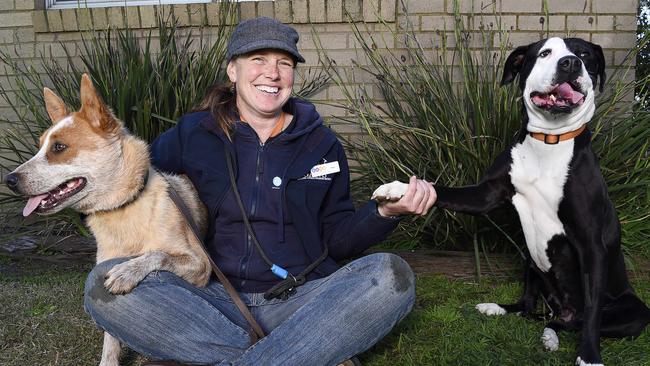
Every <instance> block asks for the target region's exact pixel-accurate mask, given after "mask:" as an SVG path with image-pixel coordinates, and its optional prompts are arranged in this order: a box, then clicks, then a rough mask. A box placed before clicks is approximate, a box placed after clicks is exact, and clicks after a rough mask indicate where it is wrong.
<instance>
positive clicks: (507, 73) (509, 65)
mask: <svg viewBox="0 0 650 366" xmlns="http://www.w3.org/2000/svg"><path fill="white" fill-rule="evenodd" d="M529 47H530V45H528V46H519V47H517V48H515V50H514V51H512V53H511V54H510V55H509V56H508V59H507V60H506V64H505V65H504V67H503V76H502V77H501V86H503V85H506V84H510V83H511V82H512V81H513V80H515V77H516V76H517V74H519V72H520V71H521V67H522V66H523V65H524V60H525V59H526V52H528V48H529Z"/></svg>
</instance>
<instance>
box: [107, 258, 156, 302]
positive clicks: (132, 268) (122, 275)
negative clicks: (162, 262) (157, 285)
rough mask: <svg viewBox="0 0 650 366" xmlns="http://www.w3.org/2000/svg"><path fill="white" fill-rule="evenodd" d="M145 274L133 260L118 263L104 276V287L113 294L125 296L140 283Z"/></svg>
mask: <svg viewBox="0 0 650 366" xmlns="http://www.w3.org/2000/svg"><path fill="white" fill-rule="evenodd" d="M146 275H147V273H145V271H144V270H143V268H142V267H141V266H140V265H139V263H138V262H134V261H133V260H130V261H127V262H124V263H120V264H118V265H116V266H115V267H113V268H112V269H111V270H110V271H108V273H107V274H106V281H104V286H105V287H106V289H108V291H110V292H111V293H113V294H116V295H119V294H126V293H129V292H131V290H133V288H134V287H135V286H137V285H138V283H140V281H142V280H143V279H144V278H145V276H146Z"/></svg>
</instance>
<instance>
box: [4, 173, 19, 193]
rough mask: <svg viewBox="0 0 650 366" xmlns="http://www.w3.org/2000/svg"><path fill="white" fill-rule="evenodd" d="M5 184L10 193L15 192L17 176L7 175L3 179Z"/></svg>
mask: <svg viewBox="0 0 650 366" xmlns="http://www.w3.org/2000/svg"><path fill="white" fill-rule="evenodd" d="M5 184H7V187H9V188H10V189H11V190H12V191H15V190H16V189H17V188H18V174H16V173H10V174H8V175H7V176H6V177H5Z"/></svg>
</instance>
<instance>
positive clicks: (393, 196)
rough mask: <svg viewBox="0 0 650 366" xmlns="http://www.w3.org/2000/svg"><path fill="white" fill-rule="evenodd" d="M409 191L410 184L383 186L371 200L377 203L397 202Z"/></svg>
mask: <svg viewBox="0 0 650 366" xmlns="http://www.w3.org/2000/svg"><path fill="white" fill-rule="evenodd" d="M407 189H408V184H406V183H402V182H399V181H394V182H391V183H387V184H382V185H381V186H379V188H377V189H375V191H374V192H373V193H372V197H371V199H373V200H375V201H377V202H384V201H397V200H399V199H400V198H402V196H403V195H404V193H406V190H407Z"/></svg>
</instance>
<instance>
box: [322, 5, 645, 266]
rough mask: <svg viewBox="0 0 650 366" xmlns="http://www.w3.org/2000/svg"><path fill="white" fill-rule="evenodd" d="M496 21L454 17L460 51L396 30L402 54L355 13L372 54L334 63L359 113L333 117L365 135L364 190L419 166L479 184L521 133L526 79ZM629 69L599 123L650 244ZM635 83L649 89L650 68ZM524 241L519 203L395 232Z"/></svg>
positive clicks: (631, 234)
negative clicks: (629, 102) (348, 66)
mask: <svg viewBox="0 0 650 366" xmlns="http://www.w3.org/2000/svg"><path fill="white" fill-rule="evenodd" d="M475 20H476V21H478V20H479V19H475ZM485 23H488V22H485ZM492 23H496V24H497V26H495V27H493V28H490V27H485V28H482V29H481V30H480V31H479V32H474V33H469V32H466V31H465V30H464V29H463V22H462V19H461V17H460V16H459V15H458V14H457V15H456V21H455V23H454V24H451V25H449V26H450V29H453V34H454V37H453V38H454V41H455V44H456V49H455V50H454V51H453V52H452V51H450V50H449V49H447V48H446V47H445V45H444V44H443V45H441V47H440V49H438V50H434V51H425V50H424V49H423V48H422V47H421V46H420V44H419V43H418V41H417V38H416V33H415V32H413V30H411V29H397V30H396V31H395V30H393V31H392V33H393V34H392V37H393V38H394V39H404V40H405V43H406V49H405V50H404V51H403V52H395V51H393V50H391V49H387V48H381V47H377V44H379V42H378V40H377V39H375V36H374V35H373V34H377V32H376V31H377V29H376V26H375V29H374V30H375V33H372V32H370V31H368V29H362V27H363V25H362V24H359V23H353V22H350V25H351V28H352V30H353V32H354V34H355V36H356V37H355V38H356V42H357V43H358V44H359V45H361V52H360V53H361V54H360V56H359V57H358V59H364V60H368V62H367V63H366V64H365V65H360V64H355V65H354V66H355V67H354V68H353V70H352V71H350V70H347V71H346V70H345V69H343V68H339V67H337V66H336V65H334V64H332V67H331V68H330V69H329V72H330V75H331V77H332V80H333V81H334V83H335V84H336V85H338V87H339V88H340V89H341V91H342V94H343V95H344V100H343V101H342V102H341V103H338V104H337V106H338V107H341V108H344V109H345V110H346V111H347V115H348V116H349V117H343V118H335V119H334V121H333V124H334V125H336V124H341V125H347V126H360V127H361V132H362V134H365V135H366V136H358V135H357V136H355V135H348V136H342V138H343V139H344V141H345V144H346V150H347V151H348V154H350V157H351V158H352V159H353V160H355V161H356V164H353V173H354V175H355V177H356V179H355V180H354V182H353V194H354V196H355V197H358V198H360V199H362V200H363V199H367V198H368V197H370V195H371V193H372V191H373V190H374V189H375V188H376V187H378V186H379V185H380V184H382V183H386V182H390V181H393V180H395V179H398V180H401V181H407V180H408V177H409V176H410V175H412V174H415V175H417V176H418V177H421V178H424V179H427V180H429V181H434V182H437V183H438V184H442V185H447V186H462V185H468V184H474V183H476V182H477V181H478V180H479V179H480V178H481V176H482V175H483V173H484V172H485V171H486V169H487V168H488V167H489V166H490V164H491V163H492V161H493V160H494V158H495V157H496V156H497V155H498V153H500V152H501V151H503V150H504V149H505V148H506V147H507V146H508V145H509V144H510V143H511V142H512V141H513V138H514V136H515V134H516V133H517V132H518V130H519V129H520V126H521V112H522V108H521V107H522V106H521V104H522V103H521V99H520V94H521V92H520V91H519V89H518V88H517V87H516V83H513V84H512V85H509V86H506V87H500V85H499V82H500V78H501V70H502V66H503V63H504V61H505V58H506V57H507V55H508V54H509V52H508V50H507V47H506V45H507V34H506V32H502V31H500V30H499V28H500V27H499V26H498V24H499V17H498V16H496V21H495V22H492ZM387 29H389V28H388V27H387ZM471 37H480V38H479V41H481V42H480V43H481V44H483V47H482V48H481V49H480V50H476V49H472V48H471V47H470V45H471V43H474V44H475V43H476V42H475V41H476V40H474V42H472V39H471ZM494 39H496V40H501V41H500V42H499V43H500V47H499V48H498V49H493V48H492V47H491V45H492V44H493V40H494ZM515 46H517V45H515ZM474 47H476V46H474ZM321 52H324V51H323V50H321ZM450 55H452V56H453V59H455V60H456V62H455V64H456V65H457V70H458V75H457V76H456V75H454V68H452V67H451V66H450V65H448V64H447V62H446V60H447V56H450ZM323 58H326V55H323ZM623 72H630V71H629V69H628V68H625V67H623V68H621V69H620V71H618V72H617V73H615V74H614V75H609V77H610V78H609V80H610V81H609V84H608V88H607V89H608V91H607V92H606V93H604V94H602V95H600V96H599V97H598V100H597V104H598V111H597V115H596V116H595V118H594V119H593V120H592V121H591V122H590V124H589V125H590V129H591V130H592V131H593V132H594V136H593V145H594V150H595V152H596V154H597V155H598V156H599V157H600V159H601V160H600V162H601V165H602V171H603V174H604V176H605V179H606V181H607V183H608V185H609V192H610V195H611V198H612V200H613V201H614V203H615V206H616V209H617V211H618V213H619V217H620V219H621V222H622V224H623V244H624V246H625V247H626V248H628V249H632V250H634V251H641V252H644V253H646V254H650V248H649V246H648V244H647V243H648V241H649V240H648V239H650V225H649V224H648V220H647V216H648V213H649V212H650V195H649V194H648V193H649V192H648V187H649V184H650V169H648V167H649V166H650V157H649V156H648V142H649V141H650V123H649V122H650V115H648V112H647V111H645V110H640V109H638V108H635V107H632V108H629V107H625V108H621V107H623V106H625V102H623V101H622V100H624V98H625V97H628V99H629V97H630V94H631V93H633V92H634V89H635V83H622V82H620V81H619V80H620V79H621V78H620V73H623ZM367 76H370V77H371V78H372V79H373V80H375V81H374V83H373V85H374V86H376V90H378V91H379V95H376V94H375V95H372V94H371V90H372V86H368V84H360V83H359V82H360V80H367ZM636 84H637V85H641V86H643V87H645V86H646V85H648V78H647V77H646V78H644V79H642V80H638V81H637V83H636ZM523 243H524V241H523V235H522V234H521V228H520V225H519V220H518V218H517V215H516V212H515V211H514V209H513V208H512V207H511V206H509V207H505V208H503V209H499V210H495V211H494V212H492V213H490V214H489V215H486V216H482V217H472V216H470V215H465V214H457V213H453V212H450V211H445V210H437V209H436V210H433V211H431V212H430V213H429V214H428V215H427V216H426V217H425V218H409V219H406V220H404V221H403V223H402V224H401V225H400V229H399V230H398V231H397V233H396V234H395V235H394V236H393V241H392V245H393V246H396V247H400V248H403V249H405V248H413V247H417V246H423V247H436V248H441V247H442V248H453V249H470V248H472V247H474V249H475V250H477V251H478V249H479V248H482V249H483V250H487V251H490V250H504V249H507V248H509V247H510V248H511V249H512V247H511V245H512V244H515V246H516V247H518V246H519V245H522V244H523Z"/></svg>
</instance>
